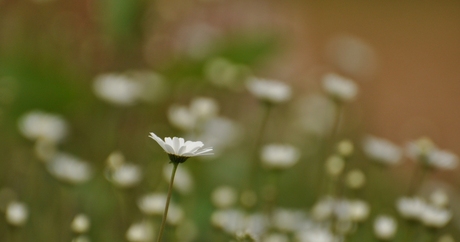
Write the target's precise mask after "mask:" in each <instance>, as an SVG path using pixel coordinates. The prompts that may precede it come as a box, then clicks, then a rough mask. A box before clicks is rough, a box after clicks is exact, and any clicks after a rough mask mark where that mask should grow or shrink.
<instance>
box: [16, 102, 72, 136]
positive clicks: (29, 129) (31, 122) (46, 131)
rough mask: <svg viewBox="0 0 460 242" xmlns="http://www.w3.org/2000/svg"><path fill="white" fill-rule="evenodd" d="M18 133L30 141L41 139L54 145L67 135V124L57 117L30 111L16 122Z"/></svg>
mask: <svg viewBox="0 0 460 242" xmlns="http://www.w3.org/2000/svg"><path fill="white" fill-rule="evenodd" d="M18 126H19V131H20V132H21V133H22V135H24V136H25V137H26V138H28V139H31V140H37V139H43V140H48V141H51V142H54V143H58V142H60V141H62V140H63V139H64V138H65V136H66V135H67V130H68V127H67V126H68V125H67V122H66V121H65V120H64V119H63V118H62V117H61V116H59V115H56V114H50V113H45V112H42V111H38V110H35V111H30V112H28V113H26V114H24V115H22V116H21V118H20V119H19V121H18Z"/></svg>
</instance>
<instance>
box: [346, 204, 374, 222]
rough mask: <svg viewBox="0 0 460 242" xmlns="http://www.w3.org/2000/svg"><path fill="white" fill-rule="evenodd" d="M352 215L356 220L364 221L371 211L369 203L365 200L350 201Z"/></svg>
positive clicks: (352, 218) (353, 219)
mask: <svg viewBox="0 0 460 242" xmlns="http://www.w3.org/2000/svg"><path fill="white" fill-rule="evenodd" d="M349 206H350V207H349V209H350V217H351V220H352V221H354V222H364V221H365V220H366V219H367V218H368V217H369V213H370V207H369V204H368V203H367V202H365V201H363V200H351V201H349Z"/></svg>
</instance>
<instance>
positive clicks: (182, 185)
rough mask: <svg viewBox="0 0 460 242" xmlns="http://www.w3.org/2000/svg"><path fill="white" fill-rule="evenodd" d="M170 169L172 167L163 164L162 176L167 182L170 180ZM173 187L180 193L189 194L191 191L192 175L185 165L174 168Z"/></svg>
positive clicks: (192, 184) (192, 185)
mask: <svg viewBox="0 0 460 242" xmlns="http://www.w3.org/2000/svg"><path fill="white" fill-rule="evenodd" d="M172 169H173V167H172V166H170V165H168V164H165V166H164V167H163V178H164V179H165V180H166V181H167V182H168V183H169V182H170V181H171V173H172ZM173 187H174V189H176V190H177V191H178V192H180V193H181V194H189V193H190V192H191V191H193V188H194V182H193V177H192V174H191V173H190V171H189V170H188V169H187V168H186V167H181V168H178V169H177V170H176V175H175V177H174V184H173Z"/></svg>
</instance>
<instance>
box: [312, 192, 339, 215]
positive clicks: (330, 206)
mask: <svg viewBox="0 0 460 242" xmlns="http://www.w3.org/2000/svg"><path fill="white" fill-rule="evenodd" d="M333 211H334V200H333V199H332V198H331V197H325V198H322V199H321V200H320V201H318V202H316V204H315V205H314V206H313V208H312V211H311V213H312V216H313V218H314V219H315V220H318V221H324V220H326V219H328V218H330V217H331V215H332V213H333Z"/></svg>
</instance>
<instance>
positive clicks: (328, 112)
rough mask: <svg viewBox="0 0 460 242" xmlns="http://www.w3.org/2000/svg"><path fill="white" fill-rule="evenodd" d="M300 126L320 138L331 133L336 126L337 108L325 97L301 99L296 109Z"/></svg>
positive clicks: (313, 96)
mask: <svg viewBox="0 0 460 242" xmlns="http://www.w3.org/2000/svg"><path fill="white" fill-rule="evenodd" d="M296 110H297V112H298V113H299V116H300V117H299V119H298V122H299V124H298V125H299V126H300V127H301V128H302V129H304V130H305V131H306V132H308V133H311V134H315V135H318V136H325V135H327V134H329V133H330V130H331V129H332V126H333V125H334V119H335V112H336V107H335V105H334V103H333V102H332V101H331V100H330V99H329V98H327V97H325V96H324V95H320V94H314V95H311V96H308V97H306V98H303V99H301V100H300V101H299V102H298V103H297V107H296Z"/></svg>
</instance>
